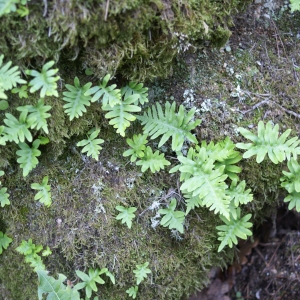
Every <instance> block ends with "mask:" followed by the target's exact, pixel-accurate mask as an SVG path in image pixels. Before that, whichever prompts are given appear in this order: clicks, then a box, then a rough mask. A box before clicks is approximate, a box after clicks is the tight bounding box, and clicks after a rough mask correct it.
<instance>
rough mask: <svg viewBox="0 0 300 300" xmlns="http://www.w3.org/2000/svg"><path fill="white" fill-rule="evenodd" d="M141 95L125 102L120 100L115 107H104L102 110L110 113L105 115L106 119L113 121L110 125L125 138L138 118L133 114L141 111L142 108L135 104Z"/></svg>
mask: <svg viewBox="0 0 300 300" xmlns="http://www.w3.org/2000/svg"><path fill="white" fill-rule="evenodd" d="M138 97H139V95H131V96H128V97H127V98H126V97H125V98H124V100H122V101H121V100H120V102H119V103H116V104H115V105H114V106H113V107H111V106H110V105H106V106H103V107H102V109H103V110H105V111H109V112H108V113H107V114H105V118H107V119H111V120H110V121H109V124H110V125H113V127H114V128H117V133H119V134H120V135H121V136H123V137H124V136H125V130H126V128H127V127H129V126H130V122H133V121H134V120H135V119H136V117H135V116H134V115H133V114H131V113H133V112H139V111H141V108H140V107H139V106H137V105H134V104H133V103H134V102H136V101H137V99H138Z"/></svg>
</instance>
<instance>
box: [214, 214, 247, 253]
mask: <svg viewBox="0 0 300 300" xmlns="http://www.w3.org/2000/svg"><path fill="white" fill-rule="evenodd" d="M236 215H237V217H236V218H230V220H228V219H226V218H224V217H223V216H220V219H221V220H222V221H223V222H224V223H225V224H224V225H220V226H217V227H216V228H217V230H219V232H218V235H219V238H218V240H219V241H221V244H220V246H219V248H218V252H220V251H221V250H222V249H223V248H224V247H225V246H227V245H228V246H229V247H230V248H232V246H233V244H235V245H237V243H238V241H237V237H239V238H241V239H244V240H246V239H247V236H251V235H252V232H251V231H250V230H249V229H248V228H250V227H252V223H251V222H248V221H249V220H250V218H251V216H252V215H251V214H248V215H246V216H244V217H242V218H241V210H240V208H237V210H236Z"/></svg>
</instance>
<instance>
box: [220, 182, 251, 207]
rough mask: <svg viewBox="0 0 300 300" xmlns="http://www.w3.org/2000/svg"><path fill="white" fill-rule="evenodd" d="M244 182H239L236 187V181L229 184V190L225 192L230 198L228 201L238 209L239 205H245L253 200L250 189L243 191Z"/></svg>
mask: <svg viewBox="0 0 300 300" xmlns="http://www.w3.org/2000/svg"><path fill="white" fill-rule="evenodd" d="M245 188H246V182H245V180H243V181H241V182H240V183H239V184H238V185H237V180H233V181H232V182H231V185H230V188H229V189H227V190H226V194H227V195H228V196H229V197H230V200H231V201H232V202H233V203H234V205H235V207H239V206H240V205H241V204H247V203H249V202H251V201H252V200H253V195H252V194H250V193H251V189H248V190H245Z"/></svg>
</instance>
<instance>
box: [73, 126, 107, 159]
mask: <svg viewBox="0 0 300 300" xmlns="http://www.w3.org/2000/svg"><path fill="white" fill-rule="evenodd" d="M99 132H100V130H95V131H94V132H93V133H92V134H91V135H90V136H89V137H88V139H87V140H82V141H80V142H78V143H77V146H79V147H84V148H83V149H82V150H81V152H82V153H84V152H87V154H86V155H87V156H92V157H93V158H94V159H96V160H98V156H99V153H100V150H101V149H102V147H101V146H100V144H102V143H104V140H102V139H96V137H97V136H98V134H99Z"/></svg>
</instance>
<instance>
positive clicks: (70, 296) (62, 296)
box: [36, 270, 80, 300]
mask: <svg viewBox="0 0 300 300" xmlns="http://www.w3.org/2000/svg"><path fill="white" fill-rule="evenodd" d="M36 272H37V274H38V278H39V286H38V298H39V300H42V299H44V297H43V295H44V294H46V296H47V297H46V298H47V299H49V300H50V299H51V300H52V299H53V300H80V295H79V292H78V291H77V290H76V289H72V288H71V287H70V286H69V285H67V286H66V285H64V283H63V282H64V281H65V280H66V279H67V277H66V276H65V275H63V274H58V279H55V278H53V277H52V276H49V275H48V271H45V270H36Z"/></svg>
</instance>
